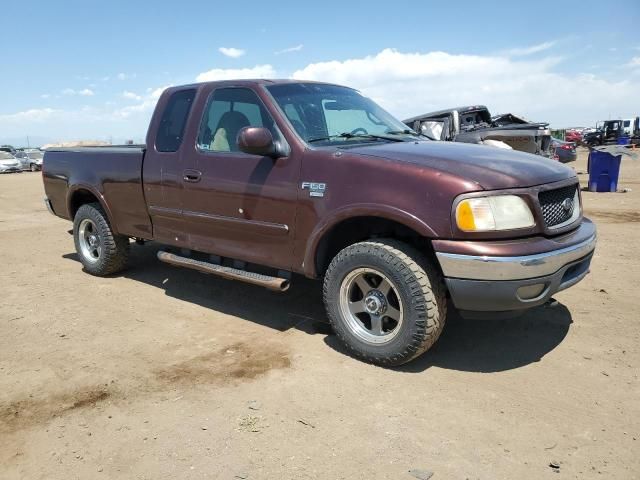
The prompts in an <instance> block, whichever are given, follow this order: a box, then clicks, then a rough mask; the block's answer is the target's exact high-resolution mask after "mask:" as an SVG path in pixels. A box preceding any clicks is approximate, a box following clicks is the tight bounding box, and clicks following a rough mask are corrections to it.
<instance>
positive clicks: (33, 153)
mask: <svg viewBox="0 0 640 480" xmlns="http://www.w3.org/2000/svg"><path fill="white" fill-rule="evenodd" d="M25 153H26V155H27V159H28V160H29V170H31V171H32V172H37V171H38V170H41V169H42V159H43V158H44V153H42V152H41V151H40V150H36V149H31V150H25Z"/></svg>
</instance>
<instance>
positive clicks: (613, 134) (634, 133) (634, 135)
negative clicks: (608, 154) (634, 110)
mask: <svg viewBox="0 0 640 480" xmlns="http://www.w3.org/2000/svg"><path fill="white" fill-rule="evenodd" d="M620 137H629V138H630V143H634V144H640V117H636V118H631V119H626V120H621V119H618V120H603V121H602V122H598V123H597V125H596V129H595V130H594V131H592V132H589V133H586V134H585V135H584V137H583V141H584V143H585V144H586V145H588V146H590V147H595V146H598V145H607V144H614V143H617V142H618V139H619V138H620Z"/></svg>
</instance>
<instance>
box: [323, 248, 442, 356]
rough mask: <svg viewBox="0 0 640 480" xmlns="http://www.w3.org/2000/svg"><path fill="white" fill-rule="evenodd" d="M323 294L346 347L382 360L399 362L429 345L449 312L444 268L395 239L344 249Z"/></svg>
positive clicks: (326, 277) (335, 259) (327, 280)
mask: <svg viewBox="0 0 640 480" xmlns="http://www.w3.org/2000/svg"><path fill="white" fill-rule="evenodd" d="M324 300H325V306H326V309H327V313H328V316H329V320H330V322H331V325H332V326H333V329H334V331H335V332H336V335H337V336H338V338H340V340H341V341H342V342H343V343H344V344H345V345H346V346H347V348H348V349H349V350H350V351H351V352H352V353H353V354H354V355H355V356H357V357H359V358H361V359H363V360H365V361H369V362H372V363H375V364H378V365H384V366H393V365H401V364H403V363H406V362H408V361H410V360H412V359H414V358H416V357H418V356H419V355H421V354H422V353H424V352H425V351H427V350H428V349H429V348H430V347H431V346H432V345H433V344H434V343H435V342H436V340H437V339H438V337H439V336H440V333H441V332H442V329H443V327H444V322H445V317H446V298H445V289H444V284H443V282H442V277H441V275H440V273H439V272H438V270H437V269H435V268H434V267H433V266H432V265H431V264H430V262H429V261H428V259H427V258H426V257H425V256H423V255H422V254H421V253H420V252H418V251H417V250H415V249H414V248H412V247H410V246H409V245H406V244H404V243H401V242H398V241H396V240H375V241H368V242H362V243H357V244H355V245H351V246H349V247H347V248H345V249H344V250H342V251H341V252H340V253H339V254H338V255H336V257H335V258H334V259H333V261H332V262H331V265H330V266H329V268H328V270H327V273H326V275H325V279H324Z"/></svg>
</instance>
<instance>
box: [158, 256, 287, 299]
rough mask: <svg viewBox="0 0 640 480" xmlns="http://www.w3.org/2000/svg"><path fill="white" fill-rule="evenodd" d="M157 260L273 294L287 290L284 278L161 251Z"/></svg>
mask: <svg viewBox="0 0 640 480" xmlns="http://www.w3.org/2000/svg"><path fill="white" fill-rule="evenodd" d="M158 260H160V261H161V262H165V263H168V264H170V265H176V266H178V267H186V268H192V269H193V270H197V271H199V272H202V273H210V274H212V275H218V276H219V277H223V278H228V279H231V280H240V281H241V282H245V283H251V284H252V285H259V286H261V287H265V288H268V289H269V290H273V291H275V292H284V291H286V290H288V289H289V280H288V279H286V278H278V277H270V276H269V275H262V274H260V273H253V272H247V271H246V270H238V269H236V268H231V267H223V266H222V265H216V264H215V263H209V262H203V261H202V260H195V259H193V258H188V257H181V256H180V255H176V254H174V253H169V252H165V251H162V250H161V251H159V252H158Z"/></svg>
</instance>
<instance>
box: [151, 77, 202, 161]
mask: <svg viewBox="0 0 640 480" xmlns="http://www.w3.org/2000/svg"><path fill="white" fill-rule="evenodd" d="M195 94H196V91H195V90H194V89H189V90H180V91H177V92H175V93H174V94H173V95H171V98H170V99H169V101H168V102H167V106H166V107H165V109H164V112H162V118H161V119H160V126H159V127H158V133H157V134H156V150H157V151H158V152H177V151H178V149H179V148H180V145H181V144H182V136H183V135H184V127H185V125H186V123H187V118H188V117H189V111H190V110H191V105H192V104H193V99H194V97H195Z"/></svg>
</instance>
